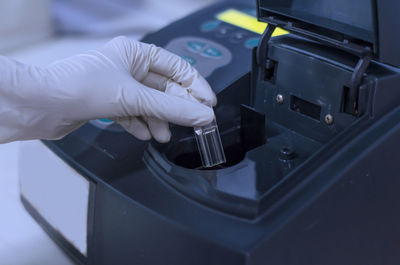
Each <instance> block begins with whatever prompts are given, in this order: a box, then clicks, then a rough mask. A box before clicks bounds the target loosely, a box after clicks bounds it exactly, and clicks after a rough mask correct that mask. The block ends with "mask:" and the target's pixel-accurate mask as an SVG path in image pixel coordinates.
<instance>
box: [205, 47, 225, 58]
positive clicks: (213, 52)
mask: <svg viewBox="0 0 400 265" xmlns="http://www.w3.org/2000/svg"><path fill="white" fill-rule="evenodd" d="M201 55H203V56H204V57H209V58H219V57H221V56H222V52H221V51H220V50H218V49H217V48H213V47H209V48H207V49H205V50H204V52H202V54H201Z"/></svg>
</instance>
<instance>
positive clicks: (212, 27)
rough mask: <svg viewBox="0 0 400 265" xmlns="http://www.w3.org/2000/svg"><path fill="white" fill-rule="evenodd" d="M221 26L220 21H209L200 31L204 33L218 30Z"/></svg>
mask: <svg viewBox="0 0 400 265" xmlns="http://www.w3.org/2000/svg"><path fill="white" fill-rule="evenodd" d="M220 24H221V22H220V21H218V20H212V21H207V22H204V23H203V24H202V25H201V27H200V30H201V31H203V32H209V31H213V30H215V29H216V28H218V27H219V25H220Z"/></svg>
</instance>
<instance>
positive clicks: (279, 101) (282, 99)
mask: <svg viewBox="0 0 400 265" xmlns="http://www.w3.org/2000/svg"><path fill="white" fill-rule="evenodd" d="M283 101H284V98H283V95H282V94H278V95H276V102H278V103H279V104H283Z"/></svg>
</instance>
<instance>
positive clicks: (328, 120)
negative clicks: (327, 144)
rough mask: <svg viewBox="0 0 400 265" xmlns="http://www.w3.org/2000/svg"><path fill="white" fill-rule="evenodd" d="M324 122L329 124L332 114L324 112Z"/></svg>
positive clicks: (331, 121)
mask: <svg viewBox="0 0 400 265" xmlns="http://www.w3.org/2000/svg"><path fill="white" fill-rule="evenodd" d="M325 122H326V124H328V125H331V124H332V123H333V116H332V115H331V114H326V116H325Z"/></svg>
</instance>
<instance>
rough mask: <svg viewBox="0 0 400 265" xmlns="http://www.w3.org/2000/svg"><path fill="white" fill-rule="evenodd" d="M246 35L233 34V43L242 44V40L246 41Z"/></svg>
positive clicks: (239, 32)
mask: <svg viewBox="0 0 400 265" xmlns="http://www.w3.org/2000/svg"><path fill="white" fill-rule="evenodd" d="M246 35H247V34H246V33H245V32H243V31H238V32H235V33H233V34H232V36H231V39H230V40H231V41H232V42H236V43H237V42H241V41H242V40H244V39H245V38H246Z"/></svg>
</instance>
